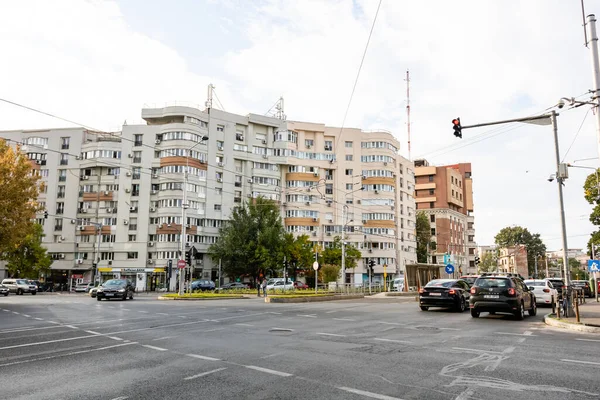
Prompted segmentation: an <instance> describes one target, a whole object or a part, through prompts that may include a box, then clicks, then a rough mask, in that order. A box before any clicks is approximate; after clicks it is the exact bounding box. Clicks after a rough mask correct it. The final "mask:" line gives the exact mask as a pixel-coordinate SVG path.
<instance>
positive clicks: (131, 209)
mask: <svg viewBox="0 0 600 400" xmlns="http://www.w3.org/2000/svg"><path fill="white" fill-rule="evenodd" d="M129 211H137V207H129Z"/></svg>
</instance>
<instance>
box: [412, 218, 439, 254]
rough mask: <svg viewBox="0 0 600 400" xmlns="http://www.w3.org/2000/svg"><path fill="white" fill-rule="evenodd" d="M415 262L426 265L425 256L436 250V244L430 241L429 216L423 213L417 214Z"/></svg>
mask: <svg viewBox="0 0 600 400" xmlns="http://www.w3.org/2000/svg"><path fill="white" fill-rule="evenodd" d="M416 231H417V262H420V263H427V258H428V257H427V255H428V250H429V252H431V251H433V250H435V249H436V247H437V244H436V242H434V241H432V240H431V224H430V223H429V216H428V215H427V214H426V213H424V212H423V211H419V212H417V224H416Z"/></svg>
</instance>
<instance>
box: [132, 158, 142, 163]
mask: <svg viewBox="0 0 600 400" xmlns="http://www.w3.org/2000/svg"><path fill="white" fill-rule="evenodd" d="M133 162H134V163H136V164H139V163H141V162H142V158H141V157H134V158H133Z"/></svg>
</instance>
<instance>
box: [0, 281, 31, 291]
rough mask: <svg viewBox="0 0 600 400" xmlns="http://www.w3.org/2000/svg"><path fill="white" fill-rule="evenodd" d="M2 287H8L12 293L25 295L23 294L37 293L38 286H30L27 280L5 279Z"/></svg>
mask: <svg viewBox="0 0 600 400" xmlns="http://www.w3.org/2000/svg"><path fill="white" fill-rule="evenodd" d="M2 285H4V286H6V287H8V290H10V291H11V292H12V293H16V294H23V293H31V294H33V295H34V294H36V293H37V286H36V285H35V284H30V283H29V281H28V280H27V279H4V280H3V281H2Z"/></svg>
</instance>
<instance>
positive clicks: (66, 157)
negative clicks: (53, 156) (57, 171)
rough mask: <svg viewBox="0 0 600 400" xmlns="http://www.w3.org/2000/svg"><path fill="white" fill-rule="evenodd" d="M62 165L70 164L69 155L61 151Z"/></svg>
mask: <svg viewBox="0 0 600 400" xmlns="http://www.w3.org/2000/svg"><path fill="white" fill-rule="evenodd" d="M60 165H69V155H68V154H66V153H60Z"/></svg>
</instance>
